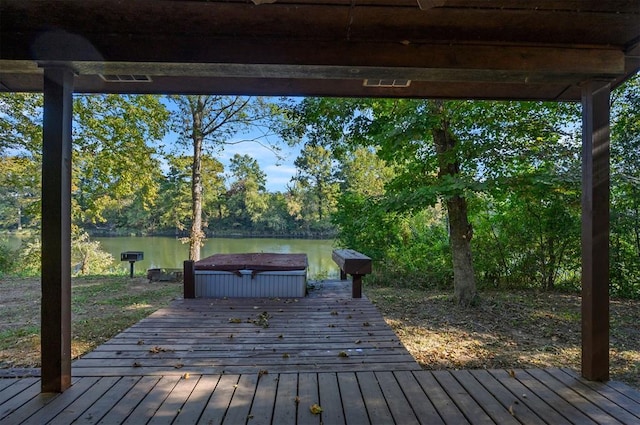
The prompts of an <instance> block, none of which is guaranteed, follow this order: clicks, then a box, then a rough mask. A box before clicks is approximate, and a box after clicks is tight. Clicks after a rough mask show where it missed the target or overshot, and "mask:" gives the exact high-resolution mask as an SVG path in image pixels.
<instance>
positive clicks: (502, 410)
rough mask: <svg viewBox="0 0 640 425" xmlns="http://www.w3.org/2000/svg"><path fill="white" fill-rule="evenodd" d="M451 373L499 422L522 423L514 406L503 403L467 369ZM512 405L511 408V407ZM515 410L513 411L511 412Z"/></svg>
mask: <svg viewBox="0 0 640 425" xmlns="http://www.w3.org/2000/svg"><path fill="white" fill-rule="evenodd" d="M451 374H452V375H453V377H454V378H455V379H456V380H457V381H458V383H459V384H460V385H461V386H462V387H463V388H464V390H465V392H466V393H467V394H469V395H470V396H471V397H473V399H474V400H475V401H476V402H477V403H478V405H479V406H481V408H482V410H484V411H485V413H486V414H487V415H489V417H490V418H491V419H492V420H493V421H494V422H495V423H498V424H501V425H502V424H504V425H517V424H519V423H520V421H518V420H517V419H516V418H515V417H514V416H515V411H514V408H513V407H511V405H509V404H502V403H501V402H500V401H499V400H498V399H497V398H496V397H495V396H494V395H493V394H492V393H491V392H490V391H489V389H487V388H485V387H484V386H483V385H482V384H480V382H478V381H477V380H476V379H475V377H474V376H473V375H472V374H471V373H469V371H467V370H456V371H452V372H451ZM510 407H511V410H509V408H510ZM511 412H513V413H511Z"/></svg>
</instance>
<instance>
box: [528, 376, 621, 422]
mask: <svg viewBox="0 0 640 425" xmlns="http://www.w3.org/2000/svg"><path fill="white" fill-rule="evenodd" d="M526 373H528V374H529V375H531V376H533V377H534V378H536V379H538V380H539V381H540V382H542V383H543V384H545V385H546V386H547V387H548V388H549V389H551V390H552V391H554V392H555V393H556V394H558V395H559V396H560V397H562V398H563V399H564V400H566V401H567V402H568V403H569V404H571V406H573V407H575V408H577V409H578V410H580V411H581V412H582V413H584V414H585V415H587V416H588V417H590V418H591V419H592V420H593V421H595V422H596V423H603V422H605V421H606V422H608V423H610V424H611V425H621V424H622V422H620V421H618V420H616V419H615V418H614V417H611V416H610V415H609V414H607V412H605V411H604V410H603V408H604V406H602V405H601V404H600V403H602V402H604V401H606V399H605V398H604V397H600V398H599V399H598V402H594V401H592V400H590V399H589V398H588V397H585V395H586V394H585V393H586V392H587V391H586V389H585V388H584V386H583V385H582V384H581V383H580V382H579V381H577V380H574V379H570V381H568V382H565V383H562V382H561V381H560V380H558V379H557V378H556V377H555V374H554V373H549V372H547V371H544V370H528V371H526ZM565 376H566V375H565Z"/></svg>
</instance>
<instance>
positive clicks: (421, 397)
mask: <svg viewBox="0 0 640 425" xmlns="http://www.w3.org/2000/svg"><path fill="white" fill-rule="evenodd" d="M393 374H394V375H395V377H396V379H397V381H398V385H400V388H401V389H402V392H403V393H404V395H405V397H406V398H407V401H408V402H409V404H410V405H411V409H413V411H414V412H415V415H416V417H417V418H418V420H419V421H420V423H421V424H430V425H438V424H444V421H443V420H442V418H441V417H440V415H439V414H438V411H437V410H436V408H435V407H433V403H431V400H429V397H428V395H427V394H425V392H424V391H423V390H422V387H420V384H418V381H416V378H415V377H414V376H413V374H412V373H411V372H410V371H399V372H394V373H393Z"/></svg>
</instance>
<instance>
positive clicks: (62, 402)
mask: <svg viewBox="0 0 640 425" xmlns="http://www.w3.org/2000/svg"><path fill="white" fill-rule="evenodd" d="M73 373H74V378H73V386H72V387H71V388H70V389H69V390H67V391H66V392H64V393H63V394H40V380H39V378H38V377H24V378H5V379H0V423H3V424H5V423H6V424H20V423H26V424H31V423H32V424H45V423H51V424H69V423H79V424H92V423H101V424H121V423H131V424H142V423H150V424H155V423H166V424H184V423H200V424H219V423H223V424H231V425H235V424H251V425H253V424H274V425H280V424H317V425H320V424H324V425H333V424H403V425H404V424H419V423H420V424H443V423H446V424H465V423H472V424H638V423H640V391H637V390H635V389H633V388H631V387H629V386H626V385H624V384H621V383H616V382H609V383H607V384H601V383H593V382H588V381H585V380H583V379H581V378H579V377H578V376H577V375H576V373H575V372H573V371H571V370H566V369H545V370H542V369H532V370H514V371H505V370H460V371H424V370H420V368H419V367H418V365H417V363H416V362H415V361H414V360H413V358H411V356H410V355H409V354H408V352H407V351H406V349H405V348H404V347H403V346H402V345H401V344H400V343H399V341H398V338H397V337H396V336H395V334H394V333H393V332H392V331H391V329H390V328H389V327H387V326H386V324H385V323H384V320H383V319H382V317H381V315H380V313H379V312H378V311H377V310H376V309H375V307H374V306H373V305H372V304H371V303H370V302H369V301H368V300H367V299H366V298H362V299H351V298H350V292H349V289H348V288H345V287H344V286H343V285H340V284H337V283H336V282H334V283H331V282H328V283H326V284H325V286H324V287H323V288H321V289H319V290H317V291H314V292H313V293H312V294H311V296H309V297H306V298H304V299H298V300H294V299H289V300H285V299H282V300H259V299H249V300H247V299H242V300H240V299H229V300H186V301H178V302H176V303H174V304H173V305H172V306H170V307H168V308H166V309H162V310H159V311H158V312H156V313H154V314H153V315H151V316H149V317H148V318H147V319H145V320H143V321H141V322H139V323H138V324H136V325H135V326H133V327H131V328H129V329H127V330H125V331H124V332H122V333H121V334H119V335H118V336H116V337H115V338H113V339H112V340H110V341H109V342H107V343H106V344H104V345H102V346H101V347H99V348H98V349H96V350H95V351H94V352H92V353H89V354H87V355H86V356H85V357H84V358H82V359H79V360H77V361H76V362H74V366H73ZM313 405H318V406H321V408H322V412H320V413H318V414H314V413H312V412H311V407H312V406H313Z"/></svg>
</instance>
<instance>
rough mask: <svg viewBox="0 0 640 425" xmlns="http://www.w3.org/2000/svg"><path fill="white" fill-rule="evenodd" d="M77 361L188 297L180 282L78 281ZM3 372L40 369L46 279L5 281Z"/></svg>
mask: <svg viewBox="0 0 640 425" xmlns="http://www.w3.org/2000/svg"><path fill="white" fill-rule="evenodd" d="M71 293H72V300H71V312H72V328H71V329H72V342H71V353H72V356H73V357H74V358H76V357H78V356H80V355H82V354H84V353H86V352H88V351H91V350H92V349H94V348H95V347H97V346H98V345H100V344H102V343H103V342H105V341H107V340H108V339H110V338H112V337H113V336H114V335H116V334H118V333H119V332H121V331H122V330H124V329H126V328H128V327H129V326H131V325H133V324H134V323H136V322H138V321H140V320H141V319H143V318H144V317H146V316H148V315H149V314H151V313H152V312H154V311H155V310H157V309H158V308H161V307H164V306H166V305H168V304H169V302H170V301H171V300H173V299H175V298H177V297H180V296H181V295H182V285H181V284H179V283H174V282H153V283H149V282H148V281H147V279H145V278H142V277H134V278H133V279H129V277H126V276H95V277H81V278H74V279H73V281H72V291H71ZM0 297H1V298H2V299H3V307H2V310H0V348H1V350H2V352H1V353H0V368H7V367H39V366H40V297H41V295H40V280H39V279H37V278H6V277H5V278H2V279H1V280H0Z"/></svg>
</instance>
